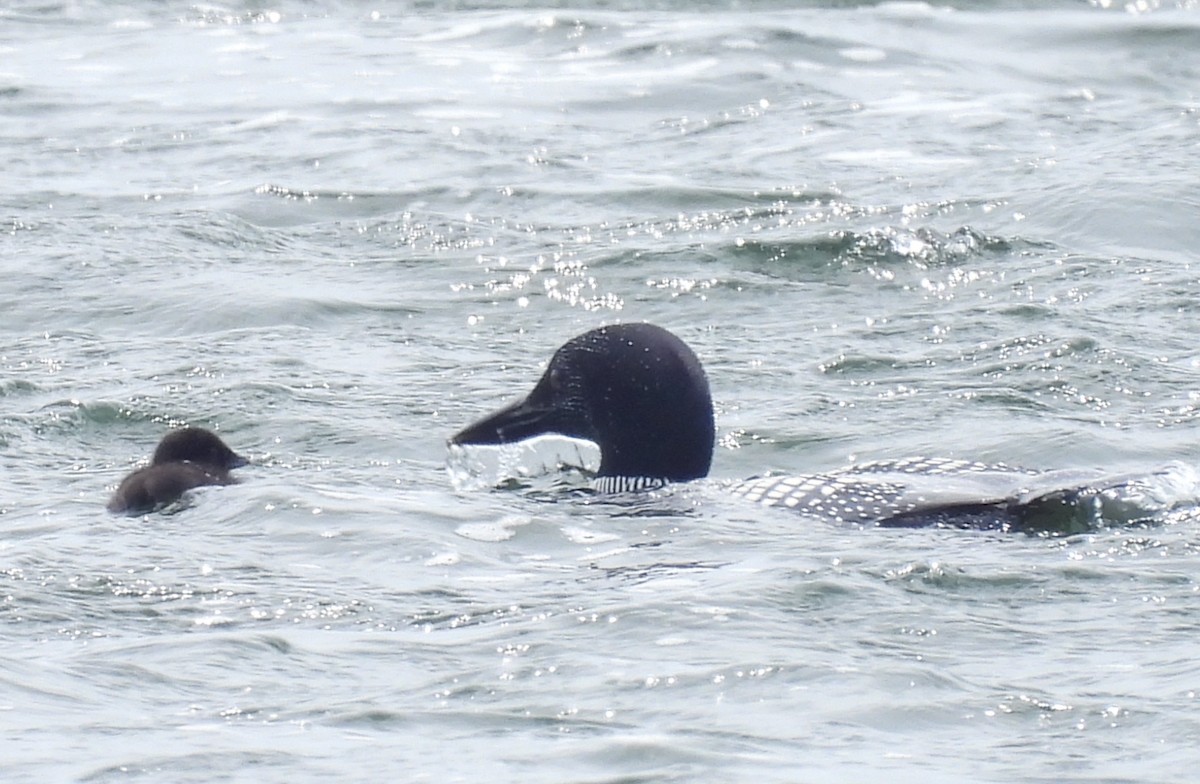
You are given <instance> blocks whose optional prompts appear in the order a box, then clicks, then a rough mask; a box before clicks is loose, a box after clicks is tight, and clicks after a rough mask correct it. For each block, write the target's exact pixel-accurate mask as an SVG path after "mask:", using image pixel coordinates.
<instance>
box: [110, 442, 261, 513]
mask: <svg viewBox="0 0 1200 784" xmlns="http://www.w3.org/2000/svg"><path fill="white" fill-rule="evenodd" d="M248 462H249V461H248V460H247V459H246V458H244V457H242V456H241V455H239V454H237V453H236V452H234V451H233V450H232V449H230V448H229V447H228V446H226V445H225V442H224V441H222V440H221V439H220V438H218V437H217V436H216V434H215V433H212V432H211V431H209V430H205V429H204V428H200V427H184V428H180V429H179V430H173V431H171V432H170V433H168V434H167V435H166V436H164V437H163V440H162V441H160V442H159V444H158V448H157V449H155V450H154V457H153V458H151V460H150V465H149V466H147V467H145V468H139V469H138V470H136V471H134V472H133V473H131V474H130V475H129V476H127V477H125V478H124V479H123V480H121V484H120V485H119V486H118V487H117V491H116V492H115V493H113V497H112V499H111V500H109V502H108V511H110V512H118V513H124V514H141V513H142V512H149V511H153V510H154V509H157V508H159V507H161V506H165V505H167V504H169V503H172V502H174V501H177V500H179V497H180V496H182V495H183V494H184V493H185V492H186V491H188V490H191V489H192V488H195V487H201V486H203V485H229V484H234V483H235V482H237V480H236V479H234V478H233V477H232V476H230V475H229V471H230V470H232V469H234V468H241V467H242V466H244V465H246V464H247V463H248Z"/></svg>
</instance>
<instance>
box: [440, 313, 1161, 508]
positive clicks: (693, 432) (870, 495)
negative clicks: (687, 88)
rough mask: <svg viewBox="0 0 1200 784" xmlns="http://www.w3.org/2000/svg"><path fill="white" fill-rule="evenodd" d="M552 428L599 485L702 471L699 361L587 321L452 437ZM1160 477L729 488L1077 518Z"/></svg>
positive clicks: (646, 337)
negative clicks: (592, 467)
mask: <svg viewBox="0 0 1200 784" xmlns="http://www.w3.org/2000/svg"><path fill="white" fill-rule="evenodd" d="M550 433H556V434H559V435H564V436H570V437H574V438H583V439H586V440H589V441H592V442H594V443H596V444H597V445H598V446H599V447H600V468H599V470H598V472H597V475H596V479H595V480H594V486H595V487H596V488H597V489H598V490H601V491H630V490H641V489H646V488H653V487H661V486H663V485H665V484H667V483H668V482H684V481H689V480H692V479H699V478H701V477H704V476H706V475H707V474H708V471H709V467H710V464H711V461H712V453H713V446H714V443H715V426H714V421H713V408H712V399H711V396H710V393H709V387H708V380H707V378H706V376H705V374H704V370H703V368H702V367H701V365H700V360H699V359H698V358H697V357H696V355H695V353H693V352H692V350H691V349H690V348H689V347H688V346H687V345H686V344H685V343H684V342H683V341H682V340H680V339H679V338H678V337H676V336H675V335H673V334H671V333H670V332H668V331H667V330H665V329H663V328H661V327H657V326H655V325H653V324H618V325H613V326H608V327H600V328H598V329H593V330H591V331H589V332H585V333H584V334H582V335H579V336H578V337H576V338H573V339H572V340H570V341H568V342H567V343H566V344H564V345H563V346H562V347H561V348H559V349H558V351H557V352H555V354H554V356H553V357H552V358H551V360H550V364H549V366H548V367H547V368H546V372H545V373H544V374H543V375H542V378H541V380H540V381H538V383H537V385H536V386H535V387H534V389H533V391H532V392H530V393H529V395H528V396H526V397H525V398H523V399H521V400H518V401H516V402H515V403H512V404H510V405H509V406H507V407H505V408H502V409H500V410H499V411H496V412H495V413H493V414H491V415H489V416H486V417H484V418H483V419H481V420H479V421H477V422H475V423H474V424H472V425H470V426H468V427H467V428H465V429H464V430H462V431H461V432H459V433H457V434H456V435H454V436H453V437H452V438H451V439H450V443H451V444H458V445H469V444H507V443H514V442H517V441H523V440H525V439H528V438H533V437H535V436H539V435H545V434H550ZM1155 476H1157V475H1150V476H1149V477H1145V476H1141V477H1105V476H1104V475H1102V474H1100V473H1099V472H1087V471H1083V472H1081V471H1061V472H1060V471H1035V470H1030V469H1025V468H1018V467H1014V466H1008V465H1004V464H986V463H976V462H970V461H965V460H947V459H937V458H908V459H904V460H888V461H880V462H873V463H864V464H860V465H853V466H849V467H846V468H842V469H838V470H834V471H830V472H825V473H819V474H810V475H806V476H769V477H762V478H755V479H748V480H745V481H742V482H737V483H734V484H733V485H731V486H730V487H729V490H730V491H731V492H732V493H733V494H734V495H737V496H740V497H743V498H746V499H747V500H750V501H754V502H758V503H761V504H764V505H767V506H781V507H784V508H790V509H794V510H796V511H798V512H802V513H805V514H809V515H813V516H818V517H823V518H825V519H829V520H832V521H836V522H845V523H854V524H864V525H879V526H885V527H918V526H928V525H945V526H954V527H971V528H989V529H990V528H997V529H1005V530H1019V529H1040V530H1045V529H1046V528H1050V529H1056V530H1064V529H1065V530H1078V529H1079V528H1080V526H1084V527H1086V526H1087V525H1088V524H1089V523H1090V522H1092V521H1094V520H1095V519H1097V518H1098V517H1100V516H1103V517H1104V519H1126V520H1127V519H1139V518H1144V517H1146V516H1148V515H1149V514H1150V513H1151V512H1149V511H1147V510H1148V509H1149V508H1151V507H1154V506H1155V505H1156V503H1157V499H1156V489H1155V487H1156V486H1155V483H1154V481H1152V480H1153V479H1154V478H1155ZM1160 508H1161V505H1160Z"/></svg>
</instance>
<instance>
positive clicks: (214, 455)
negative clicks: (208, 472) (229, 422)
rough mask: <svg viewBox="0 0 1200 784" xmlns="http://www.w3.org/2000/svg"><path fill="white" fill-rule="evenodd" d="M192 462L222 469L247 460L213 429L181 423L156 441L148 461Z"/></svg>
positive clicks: (158, 462) (235, 465)
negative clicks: (155, 447) (156, 444)
mask: <svg viewBox="0 0 1200 784" xmlns="http://www.w3.org/2000/svg"><path fill="white" fill-rule="evenodd" d="M185 461H186V462H190V463H196V464H198V465H206V466H213V467H214V468H221V469H224V470H231V469H234V468H241V467H242V466H244V465H246V464H247V463H248V462H249V461H248V460H246V458H244V457H242V456H241V455H239V454H238V453H237V452H234V451H233V450H232V449H230V448H229V447H228V446H226V445H225V442H224V441H222V440H221V439H220V438H219V437H218V436H217V434H216V433H213V432H212V431H211V430H205V429H204V428H202V427H182V428H180V429H178V430H172V431H171V432H170V433H167V435H165V436H163V440H162V441H159V442H158V448H157V449H155V450H154V457H153V458H151V460H150V465H156V466H157V465H163V464H165V463H181V462H185Z"/></svg>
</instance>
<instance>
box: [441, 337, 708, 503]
mask: <svg viewBox="0 0 1200 784" xmlns="http://www.w3.org/2000/svg"><path fill="white" fill-rule="evenodd" d="M549 433H557V434H559V435H564V436H571V437H574V438H583V439H587V440H588V441H592V442H595V443H596V445H597V446H599V447H600V470H599V472H598V476H600V477H644V478H653V479H665V480H670V481H675V482H682V481H687V480H690V479H699V478H700V477H703V476H706V475H707V474H708V469H709V466H710V464H711V463H712V453H713V439H714V426H713V407H712V397H711V395H710V394H709V391H708V379H707V378H706V377H705V375H704V369H703V368H702V367H701V366H700V360H699V359H697V357H696V355H695V353H693V351H692V350H691V349H690V348H688V346H687V344H686V343H684V342H683V341H682V340H680V339H679V338H677V337H676V336H675V335H673V334H671V333H670V332H668V331H667V330H665V329H663V328H662V327H656V326H654V325H653V324H617V325H613V326H608V327H600V328H598V329H593V330H591V331H590V332H585V333H583V334H582V335H580V336H578V337H576V338H573V339H572V340H570V341H568V342H567V343H566V344H565V345H563V346H562V347H561V348H560V349H559V350H558V351H556V352H555V354H554V357H553V358H552V359H551V360H550V365H549V367H547V368H546V372H545V373H544V374H543V375H542V378H541V380H540V381H538V383H537V386H535V387H534V388H533V391H532V392H530V393H529V395H528V396H527V397H525V398H524V399H522V400H518V401H517V402H515V403H513V404H511V405H509V406H507V407H505V408H502V409H500V410H499V411H496V412H495V413H493V414H491V415H490V416H487V417H484V418H483V419H481V420H479V421H478V422H475V423H474V424H472V425H470V426H469V427H467V428H466V429H464V430H462V431H461V432H459V433H457V434H456V435H455V436H454V437H453V438H451V439H450V443H452V444H463V445H466V444H508V443H513V442H516V441H523V440H525V439H527V438H532V437H534V436H538V435H544V434H549Z"/></svg>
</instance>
